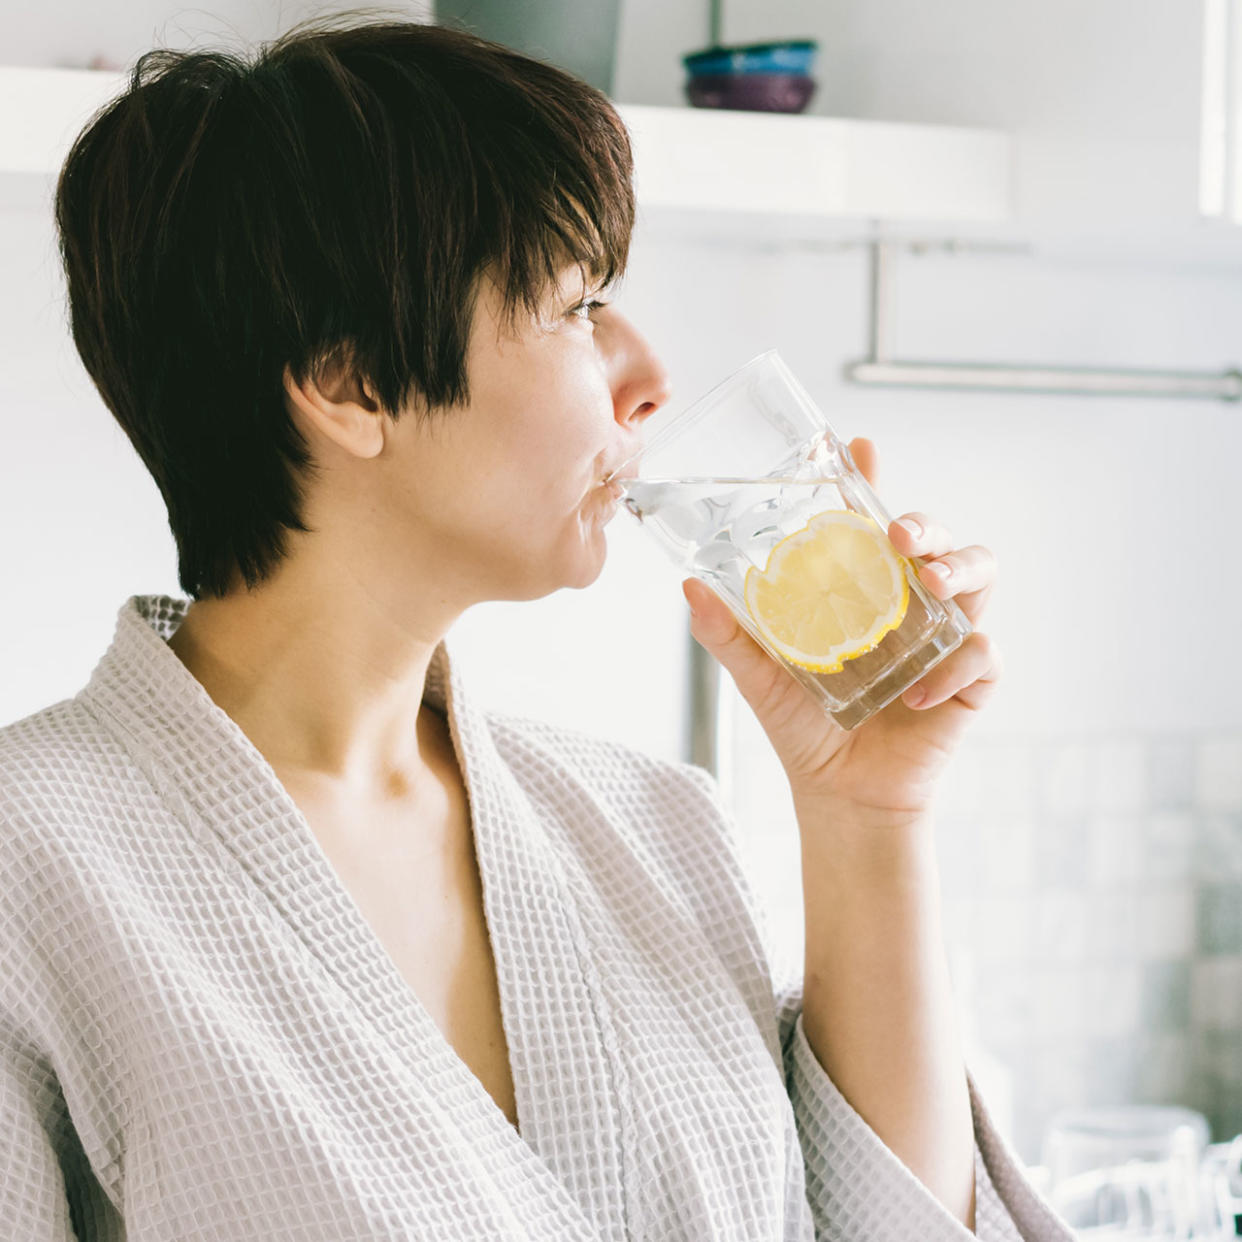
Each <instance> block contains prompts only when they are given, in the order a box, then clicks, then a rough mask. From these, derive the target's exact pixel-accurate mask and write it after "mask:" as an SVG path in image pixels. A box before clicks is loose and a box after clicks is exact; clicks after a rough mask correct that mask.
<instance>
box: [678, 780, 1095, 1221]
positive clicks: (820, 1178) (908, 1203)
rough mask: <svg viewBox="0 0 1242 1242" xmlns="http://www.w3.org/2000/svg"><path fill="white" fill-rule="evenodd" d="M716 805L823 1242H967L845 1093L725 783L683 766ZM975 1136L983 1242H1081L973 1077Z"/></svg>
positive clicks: (977, 1212) (977, 1199)
mask: <svg viewBox="0 0 1242 1242" xmlns="http://www.w3.org/2000/svg"><path fill="white" fill-rule="evenodd" d="M683 767H684V768H685V770H686V771H688V772H690V773H692V774H693V776H694V779H695V780H696V782H697V783H698V784H699V786H700V788H701V789H703V790H704V792H706V793H707V795H708V796H709V798H710V799H711V801H712V802H713V804H714V806H715V808H716V813H717V815H718V816H719V818H720V821H721V829H722V831H723V833H724V836H725V838H726V841H727V842H728V845H729V848H730V852H731V853H732V855H733V859H732V862H733V864H734V868H735V879H736V882H737V884H738V887H739V891H740V893H741V896H742V901H743V904H744V906H745V908H746V916H747V918H748V919H749V921H750V922H751V923H752V924H753V926H754V930H755V932H756V934H757V938H758V941H759V943H760V944H761V945H762V946H763V953H764V956H765V959H766V966H767V970H768V975H769V978H770V980H771V984H772V1001H773V1005H774V1008H775V1017H776V1026H777V1033H778V1038H779V1041H780V1047H781V1051H782V1055H783V1058H784V1069H785V1082H786V1087H787V1089H788V1091H789V1099H790V1102H791V1104H792V1106H793V1113H794V1119H795V1121H796V1123H797V1127H798V1137H799V1140H800V1143H801V1147H802V1156H803V1164H804V1166H805V1172H806V1196H807V1201H808V1203H809V1205H810V1208H811V1214H812V1217H813V1219H814V1222H815V1237H816V1240H817V1242H877V1240H878V1239H886V1240H887V1239H892V1240H894V1242H896V1240H897V1239H905V1238H910V1239H915V1238H917V1239H918V1240H919V1242H962V1240H964V1239H969V1238H970V1237H972V1234H971V1232H970V1231H969V1230H968V1229H967V1228H966V1227H965V1226H964V1225H962V1224H961V1222H960V1221H958V1220H957V1219H955V1218H954V1217H953V1216H952V1215H951V1214H950V1213H949V1212H948V1210H947V1209H946V1208H945V1207H944V1206H943V1205H942V1204H941V1203H940V1201H939V1200H938V1199H936V1197H935V1196H934V1195H933V1194H932V1193H931V1192H930V1191H929V1190H928V1189H927V1188H926V1187H925V1186H924V1185H923V1183H922V1182H920V1181H919V1180H918V1178H916V1177H915V1176H914V1174H913V1173H911V1172H910V1170H909V1169H908V1168H906V1166H905V1165H904V1164H903V1163H902V1162H901V1160H900V1159H898V1157H897V1156H896V1155H894V1154H893V1152H892V1151H890V1150H889V1148H888V1147H887V1146H886V1145H885V1144H884V1142H883V1141H882V1140H881V1139H880V1137H879V1136H878V1135H877V1134H876V1133H875V1131H874V1130H872V1129H871V1127H870V1126H869V1125H868V1124H867V1123H866V1121H864V1120H863V1118H862V1117H861V1116H859V1114H858V1113H857V1112H855V1110H854V1109H853V1107H852V1106H851V1105H850V1103H849V1101H847V1100H846V1099H845V1097H844V1096H843V1095H842V1094H841V1092H840V1091H839V1090H838V1089H837V1087H836V1084H835V1083H834V1082H833V1081H832V1079H831V1078H830V1077H829V1075H828V1073H827V1071H826V1070H825V1069H824V1067H823V1066H822V1065H821V1064H820V1062H819V1059H818V1058H817V1057H816V1056H815V1053H814V1052H813V1051H812V1049H811V1046H810V1044H809V1043H808V1042H807V1038H806V1034H805V1032H804V1030H803V1026H802V966H801V963H800V962H795V961H794V960H793V955H792V954H791V953H790V951H789V950H788V948H787V947H784V946H781V945H780V944H778V943H777V942H776V940H775V938H774V937H773V935H772V933H771V928H770V922H769V919H768V916H767V912H766V910H765V909H764V907H763V904H762V902H761V901H760V900H759V899H758V896H757V894H756V892H755V889H754V886H753V885H752V884H751V883H750V881H749V877H748V874H747V865H746V862H745V850H744V849H743V848H742V846H741V843H740V840H739V836H738V833H737V828H736V825H735V824H734V823H733V822H732V819H731V817H730V816H729V815H728V814H727V813H726V812H725V810H724V808H723V806H722V804H721V801H720V797H719V790H718V787H717V785H716V782H715V780H714V779H713V778H712V777H711V776H710V775H709V774H708V773H706V772H705V771H704V770H703V769H701V768H696V767H692V766H690V765H683ZM963 1073H964V1074H965V1075H966V1080H967V1085H968V1088H969V1092H970V1103H971V1112H972V1116H973V1121H974V1132H975V1233H974V1235H973V1236H975V1237H978V1238H980V1239H982V1240H983V1242H1072V1240H1073V1234H1072V1233H1071V1232H1070V1230H1069V1229H1068V1228H1067V1227H1066V1226H1065V1225H1064V1224H1063V1223H1062V1222H1061V1220H1060V1219H1059V1218H1058V1217H1057V1216H1056V1214H1055V1213H1054V1212H1053V1211H1052V1209H1051V1208H1050V1207H1049V1206H1048V1205H1047V1203H1045V1202H1044V1200H1043V1199H1042V1198H1041V1197H1040V1196H1039V1194H1038V1192H1037V1191H1036V1190H1035V1189H1034V1187H1033V1186H1032V1185H1031V1183H1030V1181H1029V1180H1028V1179H1027V1177H1026V1175H1025V1174H1024V1172H1023V1170H1022V1165H1021V1162H1020V1161H1019V1160H1018V1158H1017V1156H1016V1155H1015V1154H1014V1152H1013V1151H1012V1150H1011V1149H1010V1147H1009V1146H1008V1144H1007V1143H1006V1142H1005V1140H1004V1139H1003V1138H1002V1136H1001V1134H1000V1132H999V1131H998V1130H997V1129H996V1127H995V1125H994V1124H993V1122H992V1120H991V1118H990V1117H989V1115H988V1113H987V1109H986V1107H985V1106H984V1103H983V1101H982V1099H981V1098H980V1096H979V1093H978V1091H977V1089H976V1087H975V1084H974V1081H973V1079H972V1078H971V1077H970V1074H969V1072H968V1071H967V1070H966V1068H965V1067H963Z"/></svg>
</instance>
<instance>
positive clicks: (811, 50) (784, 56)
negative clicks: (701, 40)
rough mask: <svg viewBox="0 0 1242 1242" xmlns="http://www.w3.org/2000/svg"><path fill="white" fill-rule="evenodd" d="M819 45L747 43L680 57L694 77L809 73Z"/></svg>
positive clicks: (806, 42)
mask: <svg viewBox="0 0 1242 1242" xmlns="http://www.w3.org/2000/svg"><path fill="white" fill-rule="evenodd" d="M818 50H819V44H818V43H816V42H815V41H814V40H813V39H794V40H785V41H783V42H780V43H747V44H744V45H742V46H739V47H709V48H705V49H704V50H703V51H701V52H689V53H687V55H685V56H683V57H682V58H681V63H682V64H683V65H685V67H686V71H687V72H688V73H689V74H690V76H691V77H692V78H696V77H699V76H700V75H702V74H711V75H713V76H714V75H719V74H722V73H797V74H803V75H805V74H809V73H810V71H811V66H812V65H813V64H814V63H815V53H816V52H817V51H818Z"/></svg>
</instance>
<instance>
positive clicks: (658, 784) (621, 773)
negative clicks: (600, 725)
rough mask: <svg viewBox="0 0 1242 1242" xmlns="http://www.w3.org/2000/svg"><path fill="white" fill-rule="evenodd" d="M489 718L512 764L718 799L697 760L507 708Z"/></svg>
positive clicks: (656, 791)
mask: <svg viewBox="0 0 1242 1242" xmlns="http://www.w3.org/2000/svg"><path fill="white" fill-rule="evenodd" d="M487 719H488V724H489V726H490V728H491V731H492V734H493V737H494V738H495V739H496V741H497V744H498V747H499V748H500V750H501V752H502V755H503V757H504V758H505V759H506V761H507V762H509V763H511V764H512V763H514V762H517V763H525V764H527V765H529V764H541V765H543V766H545V767H547V768H554V769H556V770H557V771H559V772H560V773H561V774H562V775H563V776H564V777H565V778H567V779H573V780H576V781H578V782H581V783H583V784H589V785H597V786H604V787H611V788H618V787H620V788H627V789H630V790H632V791H634V792H638V791H640V790H641V791H644V792H646V793H648V794H663V795H664V796H667V797H686V796H689V797H694V798H701V797H707V798H714V797H715V793H716V782H715V780H714V778H713V777H712V776H711V775H710V774H709V773H708V772H707V771H705V770H704V769H703V768H700V767H696V766H695V765H694V764H690V763H684V762H681V761H679V760H673V759H667V758H664V757H662V756H659V755H655V754H652V753H651V752H649V751H646V750H643V749H642V748H641V747H640V746H635V745H632V744H630V743H626V742H622V741H620V740H619V739H616V738H613V737H609V736H607V735H604V734H601V733H593V732H590V731H588V730H585V729H580V728H576V727H574V726H570V725H565V724H561V723H558V722H554V721H549V720H540V719H535V718H534V717H528V716H520V715H515V714H511V713H505V712H489V713H487Z"/></svg>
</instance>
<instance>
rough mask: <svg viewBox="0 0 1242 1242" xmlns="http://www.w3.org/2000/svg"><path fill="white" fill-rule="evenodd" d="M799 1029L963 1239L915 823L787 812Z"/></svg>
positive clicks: (960, 1104)
mask: <svg viewBox="0 0 1242 1242" xmlns="http://www.w3.org/2000/svg"><path fill="white" fill-rule="evenodd" d="M798 823H799V828H800V831H801V837H802V887H803V897H804V901H805V907H806V970H805V984H804V996H803V1026H804V1029H805V1031H806V1037H807V1041H808V1043H809V1044H810V1046H811V1049H812V1050H813V1051H814V1053H815V1055H816V1057H817V1058H818V1059H819V1062H820V1064H821V1065H823V1067H824V1069H825V1070H826V1071H827V1073H828V1075H829V1077H831V1078H832V1080H833V1082H834V1083H835V1084H836V1086H837V1088H838V1089H839V1090H840V1092H841V1093H842V1095H844V1096H845V1098H846V1099H847V1100H848V1101H849V1102H850V1104H851V1105H852V1106H853V1108H854V1109H855V1111H856V1112H858V1113H859V1114H860V1115H861V1116H862V1118H863V1119H864V1120H865V1121H866V1122H867V1124H868V1125H869V1126H870V1127H871V1128H872V1129H873V1130H874V1131H875V1133H876V1134H877V1135H878V1136H879V1137H880V1139H881V1140H882V1141H883V1142H884V1143H885V1145H886V1146H887V1147H888V1148H889V1149H890V1150H891V1151H892V1152H893V1153H894V1154H895V1155H896V1156H897V1157H898V1158H899V1159H900V1160H901V1161H902V1162H903V1163H904V1164H905V1165H906V1167H907V1168H909V1169H910V1171H911V1172H912V1173H914V1175H915V1176H916V1177H918V1178H919V1180H920V1181H922V1182H923V1184H924V1185H925V1186H927V1188H928V1189H929V1190H930V1191H931V1193H932V1194H934V1195H935V1196H936V1198H937V1199H939V1200H940V1202H941V1203H943V1204H944V1206H945V1207H946V1209H947V1210H948V1211H949V1212H951V1213H952V1214H953V1215H954V1216H955V1217H957V1219H959V1220H961V1221H962V1222H963V1223H964V1224H965V1225H966V1226H967V1227H968V1228H971V1229H973V1228H974V1131H973V1126H972V1122H971V1115H970V1100H969V1095H968V1091H967V1087H966V1074H965V1065H964V1059H963V1055H962V1049H961V1043H960V1039H959V1036H958V1030H957V1019H956V1013H955V1010H954V1004H953V996H952V989H951V985H950V981H949V972H948V965H947V962H946V960H945V952H944V944H943V937H942V930H941V922H940V892H939V877H938V873H937V867H936V858H935V852H934V842H933V835H932V824H931V823H930V821H929V820H928V819H927V818H903V817H898V816H893V817H889V818H887V819H884V820H883V822H882V821H881V818H879V817H877V816H876V815H875V814H874V813H867V814H862V813H859V812H857V811H854V810H853V809H851V808H850V807H847V806H841V805H832V804H826V803H816V804H814V805H803V806H800V807H798Z"/></svg>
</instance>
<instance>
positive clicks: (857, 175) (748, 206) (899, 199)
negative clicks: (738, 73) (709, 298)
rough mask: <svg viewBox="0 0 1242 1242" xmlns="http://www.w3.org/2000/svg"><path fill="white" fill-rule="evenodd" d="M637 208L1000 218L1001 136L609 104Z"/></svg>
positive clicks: (1005, 156) (1004, 154)
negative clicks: (622, 131) (618, 120)
mask: <svg viewBox="0 0 1242 1242" xmlns="http://www.w3.org/2000/svg"><path fill="white" fill-rule="evenodd" d="M617 110H618V111H619V112H620V114H621V116H622V118H623V119H624V121H625V123H626V126H627V128H628V129H629V131H630V136H631V140H632V142H633V146H634V182H635V189H636V192H637V194H638V201H639V203H640V205H641V206H642V207H643V208H644V209H656V210H660V209H667V208H674V209H681V210H686V211H711V212H718V211H725V212H740V213H751V214H753V213H763V214H770V215H778V216H785V217H819V218H837V219H876V220H890V221H919V222H925V221H934V220H945V221H957V222H961V223H999V222H1001V221H1004V220H1007V219H1009V217H1010V215H1011V209H1012V203H1011V195H1012V177H1011V163H1012V141H1011V139H1010V138H1009V137H1008V135H1006V134H1003V133H1000V132H997V131H994V130H979V129H959V128H954V127H951V126H943V125H899V124H894V123H891V122H888V121H855V120H847V119H844V118H840V117H825V116H788V115H781V114H778V113H760V112H729V111H723V110H714V109H707V108H653V107H647V106H645V105H641V104H618V105H617Z"/></svg>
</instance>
